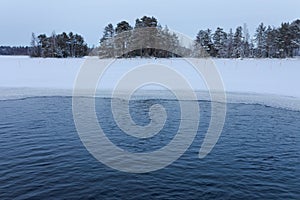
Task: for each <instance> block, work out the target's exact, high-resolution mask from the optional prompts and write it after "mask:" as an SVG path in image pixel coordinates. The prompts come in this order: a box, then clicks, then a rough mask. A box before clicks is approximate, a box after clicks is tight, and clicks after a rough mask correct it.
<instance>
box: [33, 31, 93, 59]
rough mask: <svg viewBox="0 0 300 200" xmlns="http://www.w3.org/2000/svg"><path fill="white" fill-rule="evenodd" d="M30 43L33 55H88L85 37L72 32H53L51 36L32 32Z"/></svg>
mask: <svg viewBox="0 0 300 200" xmlns="http://www.w3.org/2000/svg"><path fill="white" fill-rule="evenodd" d="M30 45H31V48H30V53H29V55H30V56H31V57H44V58H45V57H52V58H66V57H83V56H86V55H88V46H87V44H86V43H85V41H84V39H83V37H82V36H81V35H78V34H73V33H72V32H70V33H69V34H67V33H65V32H63V33H61V34H55V33H52V35H51V36H47V35H46V34H40V35H39V36H37V37H36V36H35V34H34V33H32V38H31V43H30Z"/></svg>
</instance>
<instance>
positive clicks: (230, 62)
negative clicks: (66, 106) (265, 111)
mask: <svg viewBox="0 0 300 200" xmlns="http://www.w3.org/2000/svg"><path fill="white" fill-rule="evenodd" d="M93 59H94V60H95V62H99V59H98V58H93ZM85 61H86V58H66V59H54V58H29V57H26V56H0V100H5V99H16V98H24V97H30V96H57V95H59V96H71V95H72V89H73V87H74V83H75V80H76V77H77V74H78V73H79V71H80V68H81V66H82V65H84V64H86V62H85ZM213 61H214V63H215V66H216V67H217V69H218V71H219V73H220V76H221V78H222V80H223V84H224V88H225V91H226V95H227V100H228V102H231V103H259V104H263V105H268V106H274V107H280V108H287V109H292V110H300V89H299V86H300V78H299V76H300V59H299V58H295V59H243V60H241V59H213ZM149 63H155V64H160V65H165V66H169V67H170V68H172V69H174V70H176V71H177V72H179V73H180V74H182V76H184V77H186V79H187V80H188V81H189V83H190V85H191V86H192V88H193V89H194V90H195V91H197V95H198V98H199V99H205V100H206V99H209V94H208V92H207V88H206V85H205V82H204V81H203V79H202V78H201V77H200V76H198V74H197V73H196V71H195V70H194V68H193V67H191V65H188V64H187V63H186V62H185V61H184V60H181V59H176V58H173V59H141V58H136V59H118V60H117V61H116V62H114V63H113V64H112V65H111V66H110V67H108V69H107V70H106V72H105V74H104V75H103V77H102V78H101V80H100V82H99V85H98V88H97V89H98V90H97V96H109V95H110V92H111V91H112V89H113V88H114V87H115V84H116V82H117V81H118V79H120V77H122V75H124V73H126V72H128V71H129V70H131V69H133V68H134V67H136V66H139V65H143V64H149ZM158 76H159V75H158ZM160 76H166V75H164V74H160ZM139 78H142V77H139ZM138 94H139V98H171V96H172V95H171V96H170V95H168V93H167V92H164V91H163V90H162V88H161V87H157V86H149V87H144V88H143V90H142V92H139V93H138Z"/></svg>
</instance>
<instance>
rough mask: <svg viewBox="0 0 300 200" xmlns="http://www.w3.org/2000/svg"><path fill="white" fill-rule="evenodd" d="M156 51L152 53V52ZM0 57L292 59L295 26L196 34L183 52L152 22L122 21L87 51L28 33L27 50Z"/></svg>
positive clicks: (82, 45)
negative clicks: (253, 30)
mask: <svg viewBox="0 0 300 200" xmlns="http://www.w3.org/2000/svg"><path fill="white" fill-rule="evenodd" d="M153 46H154V47H156V48H151V47H153ZM0 55H29V56H30V57H54V58H66V57H83V56H87V55H93V56H99V57H100V58H131V57H156V58H170V57H183V56H184V57H208V56H210V57H215V58H288V57H289V58H291V57H295V56H300V20H299V19H297V20H294V21H292V22H291V23H290V22H283V23H281V25H280V26H279V27H274V26H271V25H265V24H264V23H261V24H259V25H258V26H257V28H256V30H255V32H254V35H253V36H251V35H250V34H249V30H248V27H247V24H243V25H242V26H238V27H236V28H235V29H232V28H230V29H229V31H225V30H224V29H223V28H222V27H217V28H216V30H211V29H205V30H199V31H198V33H197V34H196V37H195V38H194V43H193V44H192V45H191V46H189V47H186V46H184V45H183V43H182V41H181V39H180V37H179V36H178V35H177V34H176V33H175V32H172V31H170V30H169V28H168V27H167V26H165V27H162V26H161V24H160V23H159V22H158V20H157V19H156V18H155V17H153V16H152V17H149V16H144V17H142V18H139V19H136V20H135V24H134V25H130V24H129V23H128V22H127V21H121V22H119V23H117V24H116V25H115V26H114V25H113V24H111V23H109V24H108V25H107V26H105V27H104V30H103V33H102V34H101V35H100V40H99V45H98V46H97V47H95V48H89V47H88V45H87V44H86V42H85V40H84V38H83V36H81V35H79V34H74V33H72V32H70V33H66V32H63V33H61V34H56V33H55V32H53V33H52V34H51V35H50V36H47V35H46V34H39V35H38V36H36V35H35V33H32V37H31V41H30V46H29V47H9V46H0Z"/></svg>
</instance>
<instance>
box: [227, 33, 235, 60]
mask: <svg viewBox="0 0 300 200" xmlns="http://www.w3.org/2000/svg"><path fill="white" fill-rule="evenodd" d="M226 46H227V51H226V53H227V58H233V56H234V55H233V48H234V47H233V32H232V29H229V33H228V36H227V44H226Z"/></svg>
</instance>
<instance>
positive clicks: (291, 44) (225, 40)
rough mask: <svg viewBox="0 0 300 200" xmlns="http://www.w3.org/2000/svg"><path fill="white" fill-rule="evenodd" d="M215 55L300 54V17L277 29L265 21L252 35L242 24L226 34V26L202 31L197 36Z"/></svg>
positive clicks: (202, 44) (248, 56) (261, 56)
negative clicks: (251, 36) (251, 35)
mask: <svg viewBox="0 0 300 200" xmlns="http://www.w3.org/2000/svg"><path fill="white" fill-rule="evenodd" d="M196 42H197V43H199V44H200V45H201V46H202V47H203V48H204V49H205V50H206V51H207V52H208V53H209V55H210V56H212V57H218V58H243V57H246V58H286V57H294V56H299V55H300V20H296V21H294V22H292V23H291V24H290V23H282V24H281V26H280V27H278V28H275V27H271V26H265V25H264V24H263V23H261V24H260V25H259V26H258V27H257V29H256V31H255V34H254V37H253V38H250V34H249V31H248V29H247V26H246V25H244V26H243V27H241V26H239V27H237V28H236V30H235V32H233V31H232V29H230V30H229V32H228V33H226V32H225V31H224V30H223V29H222V28H219V27H218V28H217V29H216V30H215V32H212V31H211V30H210V29H207V30H200V31H199V32H198V34H197V37H196Z"/></svg>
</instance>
